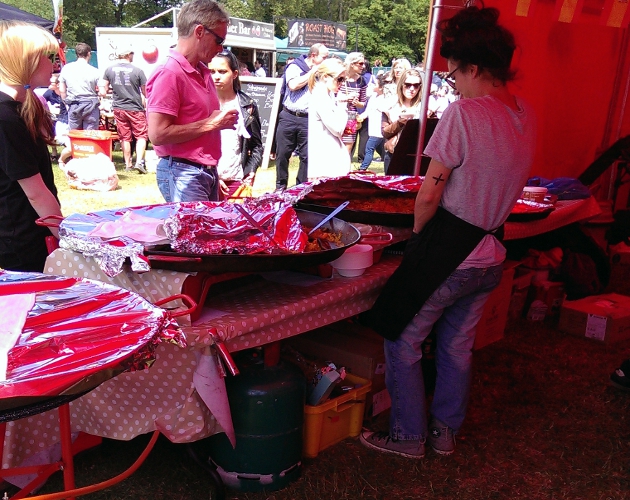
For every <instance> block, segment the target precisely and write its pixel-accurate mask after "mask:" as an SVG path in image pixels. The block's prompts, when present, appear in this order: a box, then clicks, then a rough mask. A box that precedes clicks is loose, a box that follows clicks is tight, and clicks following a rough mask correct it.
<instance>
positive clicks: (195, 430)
mask: <svg viewBox="0 0 630 500" xmlns="http://www.w3.org/2000/svg"><path fill="white" fill-rule="evenodd" d="M399 262H400V257H398V256H384V257H383V258H382V260H381V262H379V263H378V264H377V265H374V266H372V267H371V268H369V269H367V270H366V272H365V273H364V274H363V275H362V276H359V277H356V278H342V277H340V276H337V275H336V274H335V275H334V276H333V278H331V279H322V278H318V277H314V276H306V275H305V279H304V280H301V281H302V282H300V279H299V277H298V279H297V281H298V283H291V282H289V283H287V282H284V281H283V280H276V279H275V277H274V276H275V275H274V274H273V273H270V274H269V275H267V274H265V277H264V278H263V277H261V276H254V275H253V276H248V277H246V279H245V280H244V281H243V282H242V283H241V284H240V285H239V286H234V287H227V288H226V290H225V291H223V292H222V293H219V294H217V293H212V288H211V289H210V293H209V298H208V299H207V301H206V303H205V307H204V309H203V312H202V319H201V320H200V321H198V322H195V323H194V324H193V325H192V326H186V322H185V321H183V322H182V321H180V319H181V318H178V321H179V322H180V326H182V330H183V331H184V333H185V335H186V338H187V341H188V347H187V348H184V349H182V348H179V347H177V346H175V345H172V344H161V345H160V346H158V348H157V350H156V361H155V363H154V364H153V366H152V367H151V368H149V369H147V370H144V371H140V372H133V373H123V374H121V375H119V376H117V377H116V378H113V379H111V380H108V381H107V382H105V383H103V384H101V385H100V386H99V387H97V388H96V389H94V390H93V391H92V392H90V393H89V394H87V395H85V396H83V397H82V398H79V399H77V400H75V401H73V402H72V403H70V417H71V425H72V431H73V432H75V433H76V432H79V431H83V432H86V433H89V434H93V435H97V436H102V437H107V438H112V439H120V440H130V439H132V438H134V437H136V436H138V435H140V434H145V433H148V432H152V431H154V430H156V429H157V430H160V432H162V433H163V434H164V435H165V436H166V437H167V438H168V439H169V440H171V441H173V442H188V441H196V440H199V439H202V438H204V437H207V436H209V435H212V434H214V433H217V432H222V430H223V429H222V428H221V426H220V425H219V424H218V423H217V421H216V420H215V418H214V416H213V415H212V414H211V412H210V411H209V410H208V408H207V406H206V405H205V404H204V402H203V401H202V400H201V397H200V396H199V395H198V394H197V392H196V390H195V389H194V386H193V374H194V373H195V369H196V368H197V357H198V355H199V353H200V352H201V350H202V349H206V347H207V345H208V344H209V343H211V342H210V340H209V337H208V334H207V332H208V328H210V327H213V328H216V330H217V331H218V333H219V335H220V336H221V338H222V339H223V340H224V341H225V342H226V345H227V346H228V348H229V350H230V351H238V350H242V349H246V348H249V347H256V346H261V345H264V344H268V343H271V342H275V341H278V340H281V339H283V338H287V337H290V336H292V335H298V334H300V333H303V332H306V331H309V330H313V329H315V328H319V327H321V326H325V325H327V324H330V323H334V322H336V321H339V320H342V319H344V318H348V317H350V316H353V315H355V314H358V313H360V312H362V311H365V310H367V309H369V308H370V307H371V306H372V304H373V303H374V301H375V300H376V297H377V296H378V293H379V291H380V289H381V288H382V286H383V285H384V284H385V282H386V281H387V278H388V277H389V276H390V275H391V274H392V273H393V272H394V270H395V269H396V267H397V265H398V264H399ZM45 272H46V273H47V274H57V275H63V276H78V277H82V278H83V277H86V278H91V279H98V280H101V281H106V282H109V283H112V284H115V285H117V286H121V287H123V288H127V289H130V290H132V291H135V292H136V293H138V294H139V295H142V296H143V297H145V298H147V299H148V300H150V301H152V302H155V301H157V300H158V299H161V298H165V297H168V296H170V295H173V294H177V293H181V286H183V281H184V280H185V279H186V277H187V276H188V274H186V273H177V272H171V271H164V270H152V271H150V272H148V273H144V274H140V275H138V274H135V273H133V272H131V271H124V272H123V273H121V274H119V275H118V276H116V277H115V278H113V279H109V278H108V277H107V276H106V275H105V274H104V273H103V272H102V271H101V270H100V269H99V267H98V265H96V263H94V261H93V260H92V259H90V258H85V257H83V256H82V255H80V254H76V253H74V252H71V251H68V250H62V249H58V250H55V252H53V253H52V254H51V255H50V256H49V257H48V260H47V261H46V268H45ZM293 274H295V275H297V274H299V273H293ZM57 415H58V413H57V411H56V410H52V411H49V412H46V413H42V414H40V415H36V416H33V417H29V418H25V419H21V420H17V421H14V422H10V423H8V424H7V431H6V436H5V443H4V449H3V459H2V466H3V467H4V468H6V467H16V466H19V465H21V464H22V462H23V461H24V460H25V459H29V457H33V456H35V455H42V456H47V454H46V452H47V450H50V449H52V448H53V446H54V445H55V443H58V442H59V423H58V416H57ZM46 460H48V461H50V459H44V461H46Z"/></svg>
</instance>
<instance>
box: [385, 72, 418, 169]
mask: <svg viewBox="0 0 630 500" xmlns="http://www.w3.org/2000/svg"><path fill="white" fill-rule="evenodd" d="M421 89H422V72H421V71H420V70H419V69H417V68H413V69H409V70H406V71H403V73H402V75H401V76H400V79H399V80H398V84H397V85H396V101H395V102H394V104H393V106H392V107H391V108H390V109H389V110H388V111H385V112H383V115H382V121H381V131H382V133H383V137H384V138H385V173H387V169H388V168H389V162H390V161H391V157H392V154H393V153H394V148H395V147H396V144H398V139H399V138H400V134H401V132H402V130H403V128H405V124H406V123H407V122H408V121H409V120H411V119H414V118H419V117H420V101H421V98H422V93H421V92H420V90H421Z"/></svg>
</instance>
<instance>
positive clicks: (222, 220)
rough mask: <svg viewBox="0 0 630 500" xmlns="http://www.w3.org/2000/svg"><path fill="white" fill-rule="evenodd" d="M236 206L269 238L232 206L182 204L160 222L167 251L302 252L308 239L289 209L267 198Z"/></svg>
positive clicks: (229, 252)
mask: <svg viewBox="0 0 630 500" xmlns="http://www.w3.org/2000/svg"><path fill="white" fill-rule="evenodd" d="M240 206H241V207H243V209H245V210H246V211H247V212H248V213H249V214H250V215H251V216H252V217H253V218H254V220H255V221H256V222H257V223H258V224H259V225H260V226H261V227H262V228H263V229H264V232H265V233H266V234H267V235H269V237H268V236H266V235H265V234H264V233H263V232H262V231H260V229H258V228H256V227H254V225H253V224H252V223H251V222H250V221H249V220H247V218H245V216H243V214H241V213H240V212H239V210H238V209H237V208H236V207H235V205H234V204H233V203H228V202H183V203H179V204H178V206H177V208H176V210H175V211H174V213H173V214H171V216H170V217H168V218H167V219H166V221H165V222H164V229H165V230H166V234H167V235H168V237H169V240H170V241H171V247H172V248H173V250H175V251H177V252H183V253H191V254H197V255H212V254H240V255H249V254H257V253H294V252H303V251H304V247H305V246H306V243H307V241H308V237H307V235H306V233H305V232H304V231H303V229H302V225H301V224H300V220H299V219H298V216H297V214H296V212H295V210H294V209H293V207H291V206H290V205H288V204H286V203H284V202H282V201H281V200H278V199H271V198H265V199H253V198H250V199H246V200H244V201H243V204H242V205H240ZM272 240H273V241H272Z"/></svg>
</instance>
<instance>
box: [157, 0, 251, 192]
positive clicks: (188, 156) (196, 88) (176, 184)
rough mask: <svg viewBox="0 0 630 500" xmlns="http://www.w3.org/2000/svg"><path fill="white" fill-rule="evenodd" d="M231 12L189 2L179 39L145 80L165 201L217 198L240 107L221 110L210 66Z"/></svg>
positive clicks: (207, 1)
mask: <svg viewBox="0 0 630 500" xmlns="http://www.w3.org/2000/svg"><path fill="white" fill-rule="evenodd" d="M228 22H229V16H228V14H227V13H226V12H225V10H223V8H222V7H221V6H220V5H219V4H217V3H216V2H214V1H213V0H192V1H191V2H189V3H185V4H184V5H183V6H182V8H181V11H180V12H179V15H178V16H177V34H178V36H179V38H178V40H177V45H176V46H175V48H174V49H171V50H170V52H169V54H168V57H167V59H166V62H165V63H164V64H162V65H161V66H159V67H158V68H157V69H156V70H155V72H154V73H153V75H152V76H151V78H149V81H148V82H147V113H148V125H149V139H150V140H151V142H152V143H153V148H154V150H155V152H156V153H157V155H158V156H159V157H160V161H159V163H158V166H157V183H158V187H159V189H160V192H161V193H162V196H164V199H165V200H166V201H167V202H171V201H217V200H218V199H219V177H218V175H217V169H216V165H217V163H218V161H219V158H220V156H221V133H220V131H221V130H222V129H228V128H232V129H233V128H235V127H236V121H237V119H238V111H236V110H227V111H221V110H220V106H219V99H218V98H217V93H216V90H215V88H214V82H213V81H212V76H211V75H210V71H209V70H208V67H207V66H206V65H207V64H208V63H209V62H210V61H211V60H212V58H213V57H214V56H215V55H217V54H218V53H219V52H221V50H222V49H223V42H224V41H225V37H226V35H227V27H228Z"/></svg>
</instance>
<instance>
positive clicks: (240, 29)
mask: <svg viewBox="0 0 630 500" xmlns="http://www.w3.org/2000/svg"><path fill="white" fill-rule="evenodd" d="M273 31H274V26H273V24H270V23H261V22H258V21H250V20H249V19H240V18H238V17H230V25H229V26H228V34H229V35H237V36H246V37H248V38H260V39H262V40H273Z"/></svg>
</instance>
